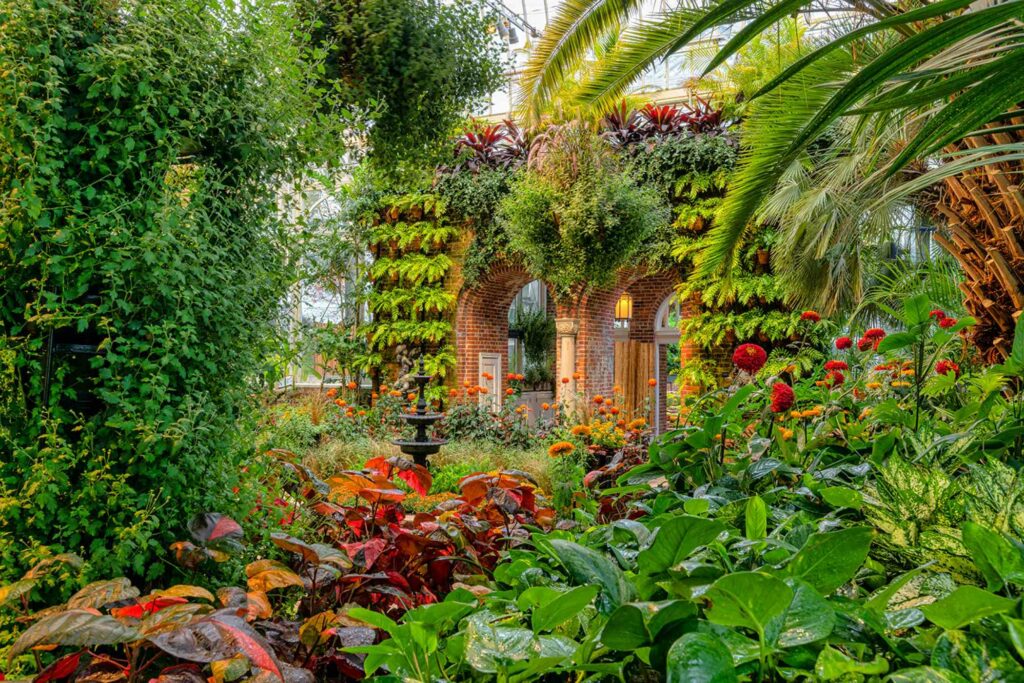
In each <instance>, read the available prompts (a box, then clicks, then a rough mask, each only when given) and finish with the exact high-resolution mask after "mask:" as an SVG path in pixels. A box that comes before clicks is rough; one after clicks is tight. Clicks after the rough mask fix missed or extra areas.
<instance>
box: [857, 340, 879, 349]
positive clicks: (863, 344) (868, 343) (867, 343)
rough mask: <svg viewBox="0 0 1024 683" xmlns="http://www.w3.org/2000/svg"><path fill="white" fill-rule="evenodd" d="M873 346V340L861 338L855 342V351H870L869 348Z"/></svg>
mask: <svg viewBox="0 0 1024 683" xmlns="http://www.w3.org/2000/svg"><path fill="white" fill-rule="evenodd" d="M874 346H877V345H876V344H875V341H874V340H873V339H868V338H867V337H861V338H860V339H858V340H857V349H858V350H859V351H867V350H868V349H870V348H872V347H874Z"/></svg>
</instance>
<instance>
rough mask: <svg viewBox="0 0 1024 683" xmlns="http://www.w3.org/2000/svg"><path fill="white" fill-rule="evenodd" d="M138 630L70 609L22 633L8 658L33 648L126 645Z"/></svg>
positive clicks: (107, 616)
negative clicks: (44, 646)
mask: <svg viewBox="0 0 1024 683" xmlns="http://www.w3.org/2000/svg"><path fill="white" fill-rule="evenodd" d="M138 635H139V634H138V631H136V630H135V628H133V627H131V626H127V625H125V624H122V623H121V622H119V621H118V620H116V619H114V618H113V617H111V616H109V615H106V614H95V613H93V612H91V611H86V610H84V609H71V610H67V611H65V612H58V613H57V614H51V615H50V616H47V617H43V618H42V619H40V620H39V621H37V622H36V623H34V624H32V625H31V626H29V627H28V629H26V630H25V632H24V633H22V634H21V635H20V636H19V637H18V639H17V640H16V641H14V645H12V646H11V648H10V650H8V651H7V657H8V658H9V659H13V658H14V657H17V656H18V655H19V654H21V653H22V652H25V651H27V650H28V649H30V648H33V647H35V646H36V645H70V646H76V647H94V646H98V645H116V644H118V643H127V642H130V641H132V640H135V639H136V638H137V637H138Z"/></svg>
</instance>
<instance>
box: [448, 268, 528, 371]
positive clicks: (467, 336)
mask: <svg viewBox="0 0 1024 683" xmlns="http://www.w3.org/2000/svg"><path fill="white" fill-rule="evenodd" d="M535 279H536V278H535V277H533V276H532V275H530V274H529V273H528V272H527V271H526V269H525V268H523V266H521V265H520V264H518V263H513V262H509V261H500V262H497V263H495V264H493V265H492V266H491V267H490V269H489V270H488V271H487V274H486V275H485V276H484V277H482V278H480V280H479V281H477V282H476V283H475V284H474V285H473V286H472V287H469V288H466V289H464V290H463V291H462V293H461V294H460V295H459V300H458V307H457V309H456V313H455V350H456V351H455V353H456V373H457V376H458V381H459V383H460V384H461V383H463V382H470V383H471V384H474V385H475V384H478V383H480V354H481V353H498V354H501V359H502V360H501V374H502V376H504V375H505V374H506V373H507V372H508V308H509V306H511V305H512V300H513V299H515V298H516V294H518V293H519V290H521V289H522V288H523V287H524V286H525V285H527V284H528V283H530V282H532V281H533V280H535Z"/></svg>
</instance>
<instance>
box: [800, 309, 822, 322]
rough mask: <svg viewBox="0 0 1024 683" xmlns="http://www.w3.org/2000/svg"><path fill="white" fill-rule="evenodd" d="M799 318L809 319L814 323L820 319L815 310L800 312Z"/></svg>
mask: <svg viewBox="0 0 1024 683" xmlns="http://www.w3.org/2000/svg"><path fill="white" fill-rule="evenodd" d="M800 319H801V320H810V321H811V322H812V323H816V322H819V321H820V320H821V316H820V315H818V312H817V311H804V312H803V313H801V314H800Z"/></svg>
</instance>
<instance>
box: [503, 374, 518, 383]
mask: <svg viewBox="0 0 1024 683" xmlns="http://www.w3.org/2000/svg"><path fill="white" fill-rule="evenodd" d="M505 381H507V382H515V381H516V373H514V372H510V373H508V374H507V375H505Z"/></svg>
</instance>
